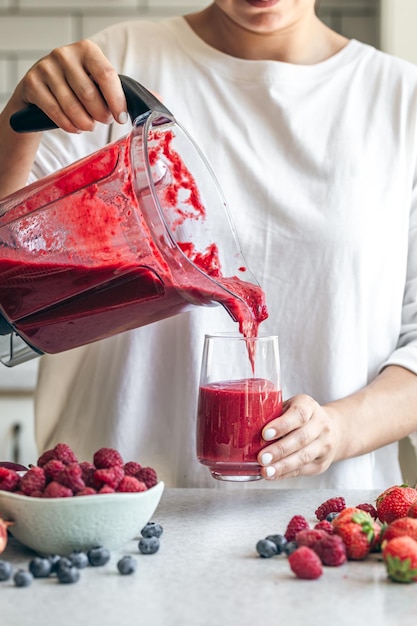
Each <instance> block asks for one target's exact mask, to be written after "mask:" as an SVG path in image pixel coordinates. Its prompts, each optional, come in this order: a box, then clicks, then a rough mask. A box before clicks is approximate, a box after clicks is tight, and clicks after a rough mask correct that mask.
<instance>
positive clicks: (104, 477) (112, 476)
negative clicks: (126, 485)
mask: <svg viewBox="0 0 417 626" xmlns="http://www.w3.org/2000/svg"><path fill="white" fill-rule="evenodd" d="M123 476H124V471H123V467H121V466H120V465H115V466H114V467H106V468H102V469H96V471H95V472H94V474H93V482H94V485H95V486H96V487H98V488H99V489H100V488H101V487H103V485H108V486H109V487H112V489H114V490H116V489H117V487H118V486H119V483H120V481H121V480H122V478H123Z"/></svg>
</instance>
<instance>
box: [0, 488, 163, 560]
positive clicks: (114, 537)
mask: <svg viewBox="0 0 417 626" xmlns="http://www.w3.org/2000/svg"><path fill="white" fill-rule="evenodd" d="M163 490H164V483H163V482H162V481H161V482H159V483H158V484H157V485H155V486H154V487H151V488H150V489H148V490H147V491H142V492H140V493H114V494H111V493H108V494H102V495H92V496H73V497H70V498H32V497H29V496H22V495H19V494H15V493H11V492H8V491H1V490H0V516H2V517H3V518H4V519H6V520H11V521H13V522H14V525H13V526H10V527H9V530H10V532H11V533H12V535H13V536H14V537H16V539H18V540H19V541H20V542H21V543H23V544H24V545H25V546H27V547H28V548H32V550H35V552H38V553H39V554H46V555H48V554H59V555H62V556H66V555H68V554H70V553H71V552H72V551H73V550H82V551H86V550H88V549H89V548H92V547H94V546H103V547H105V548H107V549H108V550H116V549H118V548H120V547H121V546H123V545H124V544H125V543H127V542H128V541H130V540H131V539H133V538H134V537H136V536H138V535H139V534H140V531H141V530H142V528H143V527H144V526H145V524H147V522H149V521H150V519H151V517H152V516H153V514H154V513H155V511H156V508H157V506H158V504H159V501H160V499H161V496H162V493H163Z"/></svg>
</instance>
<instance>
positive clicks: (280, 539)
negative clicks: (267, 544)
mask: <svg viewBox="0 0 417 626" xmlns="http://www.w3.org/2000/svg"><path fill="white" fill-rule="evenodd" d="M265 539H269V541H273V542H274V543H275V545H276V546H277V550H278V551H277V554H281V553H282V552H284V547H285V546H286V545H287V540H286V539H285V537H284V535H268V537H265Z"/></svg>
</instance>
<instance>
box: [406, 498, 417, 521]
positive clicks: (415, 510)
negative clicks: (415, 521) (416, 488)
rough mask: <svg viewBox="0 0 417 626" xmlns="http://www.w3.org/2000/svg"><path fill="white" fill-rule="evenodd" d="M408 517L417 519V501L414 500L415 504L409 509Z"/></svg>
mask: <svg viewBox="0 0 417 626" xmlns="http://www.w3.org/2000/svg"><path fill="white" fill-rule="evenodd" d="M407 516H408V517H415V518H417V500H414V502H413V503H412V505H411V506H410V508H409V509H408V511H407Z"/></svg>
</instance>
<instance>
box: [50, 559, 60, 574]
mask: <svg viewBox="0 0 417 626" xmlns="http://www.w3.org/2000/svg"><path fill="white" fill-rule="evenodd" d="M48 559H49V560H50V562H51V574H54V573H55V572H56V570H57V567H58V563H59V562H60V560H61V557H60V556H59V554H49V555H48Z"/></svg>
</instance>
